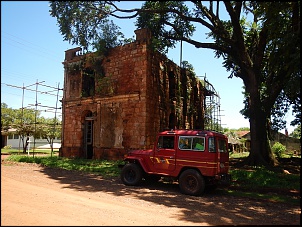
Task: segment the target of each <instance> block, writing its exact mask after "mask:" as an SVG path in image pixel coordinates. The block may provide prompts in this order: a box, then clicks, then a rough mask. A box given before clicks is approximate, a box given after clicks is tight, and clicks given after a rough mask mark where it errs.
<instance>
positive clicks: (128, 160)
mask: <svg viewBox="0 0 302 227" xmlns="http://www.w3.org/2000/svg"><path fill="white" fill-rule="evenodd" d="M124 161H125V162H130V163H137V164H139V165H140V166H141V167H142V169H143V170H144V172H145V173H151V172H150V170H148V169H147V168H146V164H145V162H144V159H142V158H129V157H127V158H126V159H124Z"/></svg>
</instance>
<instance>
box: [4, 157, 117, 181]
mask: <svg viewBox="0 0 302 227" xmlns="http://www.w3.org/2000/svg"><path fill="white" fill-rule="evenodd" d="M8 160H9V161H15V162H27V163H37V164H41V165H43V166H47V167H52V168H61V169H66V170H78V171H84V172H90V173H95V174H100V175H102V176H103V177H117V176H119V174H120V169H119V168H118V165H119V164H122V161H107V160H90V159H89V160H88V159H79V158H76V159H69V158H61V157H58V156H53V157H51V156H36V157H32V156H25V155H11V156H10V157H8Z"/></svg>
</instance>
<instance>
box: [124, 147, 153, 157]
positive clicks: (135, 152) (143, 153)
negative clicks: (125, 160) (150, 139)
mask: <svg viewBox="0 0 302 227" xmlns="http://www.w3.org/2000/svg"><path fill="white" fill-rule="evenodd" d="M152 152H153V150H152V149H149V150H132V151H129V152H128V153H127V156H150V155H152Z"/></svg>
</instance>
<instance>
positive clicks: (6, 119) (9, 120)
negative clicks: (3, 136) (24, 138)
mask: <svg viewBox="0 0 302 227" xmlns="http://www.w3.org/2000/svg"><path fill="white" fill-rule="evenodd" d="M16 119H17V118H16V112H15V110H13V109H12V108H9V107H8V105H7V104H6V103H3V102H2V103H1V131H8V130H9V129H11V128H12V125H13V124H14V123H15V121H16Z"/></svg>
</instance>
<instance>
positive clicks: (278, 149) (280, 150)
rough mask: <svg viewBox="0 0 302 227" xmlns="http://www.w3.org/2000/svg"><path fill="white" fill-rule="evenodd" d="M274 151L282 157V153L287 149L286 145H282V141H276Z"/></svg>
mask: <svg viewBox="0 0 302 227" xmlns="http://www.w3.org/2000/svg"><path fill="white" fill-rule="evenodd" d="M272 150H273V153H274V154H275V155H276V156H277V157H278V158H281V156H282V154H283V153H284V152H285V151H286V146H284V145H282V143H279V142H276V143H275V144H274V145H273V147H272Z"/></svg>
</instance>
